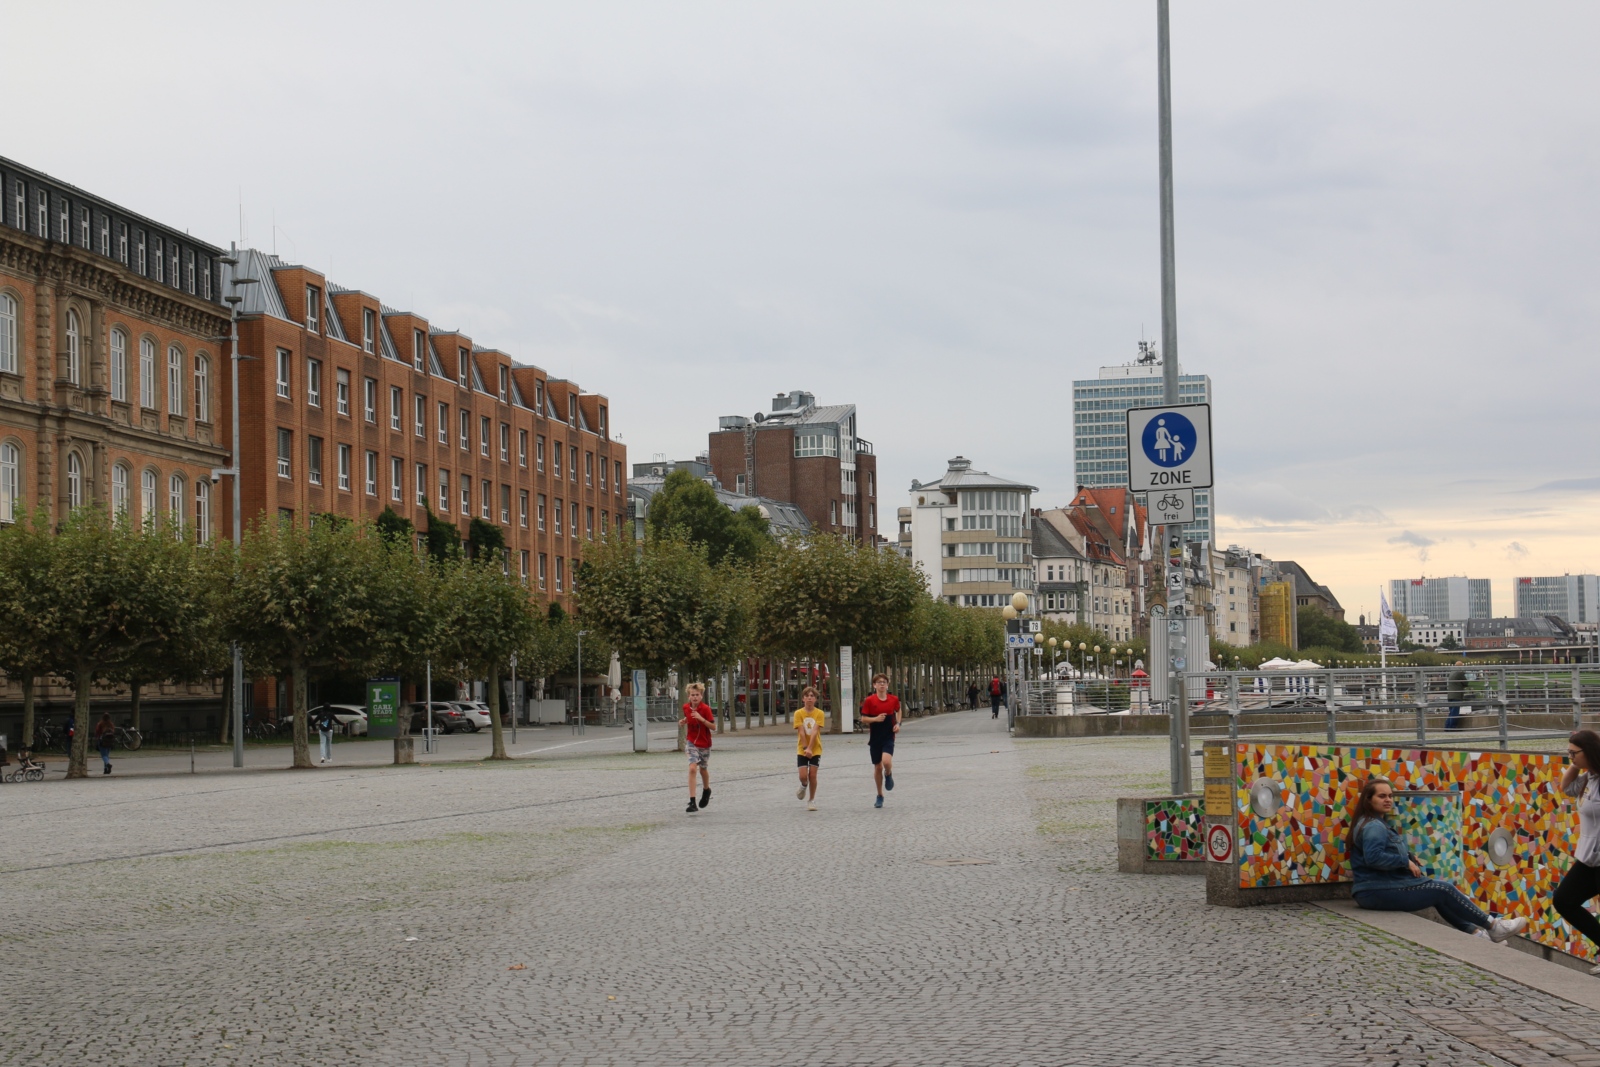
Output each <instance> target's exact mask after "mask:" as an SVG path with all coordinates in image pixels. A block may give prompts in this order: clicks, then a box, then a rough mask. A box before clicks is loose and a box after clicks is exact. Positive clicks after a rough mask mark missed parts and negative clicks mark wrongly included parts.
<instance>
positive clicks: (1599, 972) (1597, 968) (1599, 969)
mask: <svg viewBox="0 0 1600 1067" xmlns="http://www.w3.org/2000/svg"><path fill="white" fill-rule="evenodd" d="M1589 973H1590V974H1592V975H1594V976H1595V977H1597V978H1600V963H1597V964H1595V965H1594V966H1593V967H1590V968H1589Z"/></svg>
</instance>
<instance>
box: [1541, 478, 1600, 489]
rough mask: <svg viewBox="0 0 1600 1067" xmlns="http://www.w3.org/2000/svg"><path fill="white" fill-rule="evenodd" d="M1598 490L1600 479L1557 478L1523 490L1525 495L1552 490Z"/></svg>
mask: <svg viewBox="0 0 1600 1067" xmlns="http://www.w3.org/2000/svg"><path fill="white" fill-rule="evenodd" d="M1597 489H1600V478H1558V479H1557V480H1556V481H1553V482H1545V483H1544V484H1543V485H1536V486H1534V487H1533V488H1532V489H1525V490H1523V491H1524V492H1527V493H1543V492H1547V491H1553V490H1577V491H1578V492H1593V491H1594V490H1597Z"/></svg>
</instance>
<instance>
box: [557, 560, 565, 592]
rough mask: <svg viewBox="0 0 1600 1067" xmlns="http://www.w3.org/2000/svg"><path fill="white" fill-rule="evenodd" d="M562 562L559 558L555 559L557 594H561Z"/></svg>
mask: <svg viewBox="0 0 1600 1067" xmlns="http://www.w3.org/2000/svg"><path fill="white" fill-rule="evenodd" d="M564 562H565V561H564V560H563V559H562V558H561V557H560V556H557V557H556V592H558V593H559V592H561V572H562V570H563V569H564V568H563V567H562V564H563V563H564Z"/></svg>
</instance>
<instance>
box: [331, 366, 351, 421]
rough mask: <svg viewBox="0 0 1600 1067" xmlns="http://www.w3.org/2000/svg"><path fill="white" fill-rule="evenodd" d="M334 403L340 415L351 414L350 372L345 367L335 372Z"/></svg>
mask: <svg viewBox="0 0 1600 1067" xmlns="http://www.w3.org/2000/svg"><path fill="white" fill-rule="evenodd" d="M333 402H334V406H335V409H336V410H337V411H338V412H339V414H341V415H348V414H350V372H349V371H347V370H345V369H344V368H343V367H340V368H339V369H338V370H335V371H334V372H333Z"/></svg>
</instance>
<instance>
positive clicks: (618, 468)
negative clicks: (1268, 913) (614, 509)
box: [611, 459, 622, 496]
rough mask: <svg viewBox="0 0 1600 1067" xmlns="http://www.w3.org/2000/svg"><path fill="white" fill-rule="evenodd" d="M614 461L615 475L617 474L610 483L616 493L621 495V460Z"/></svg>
mask: <svg viewBox="0 0 1600 1067" xmlns="http://www.w3.org/2000/svg"><path fill="white" fill-rule="evenodd" d="M614 462H615V464H616V466H615V468H614V470H615V471H616V475H617V476H616V478H615V479H613V481H612V483H611V484H612V486H613V487H614V488H615V489H616V491H617V495H618V496H621V495H622V460H620V459H619V460H615V461H614Z"/></svg>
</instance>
